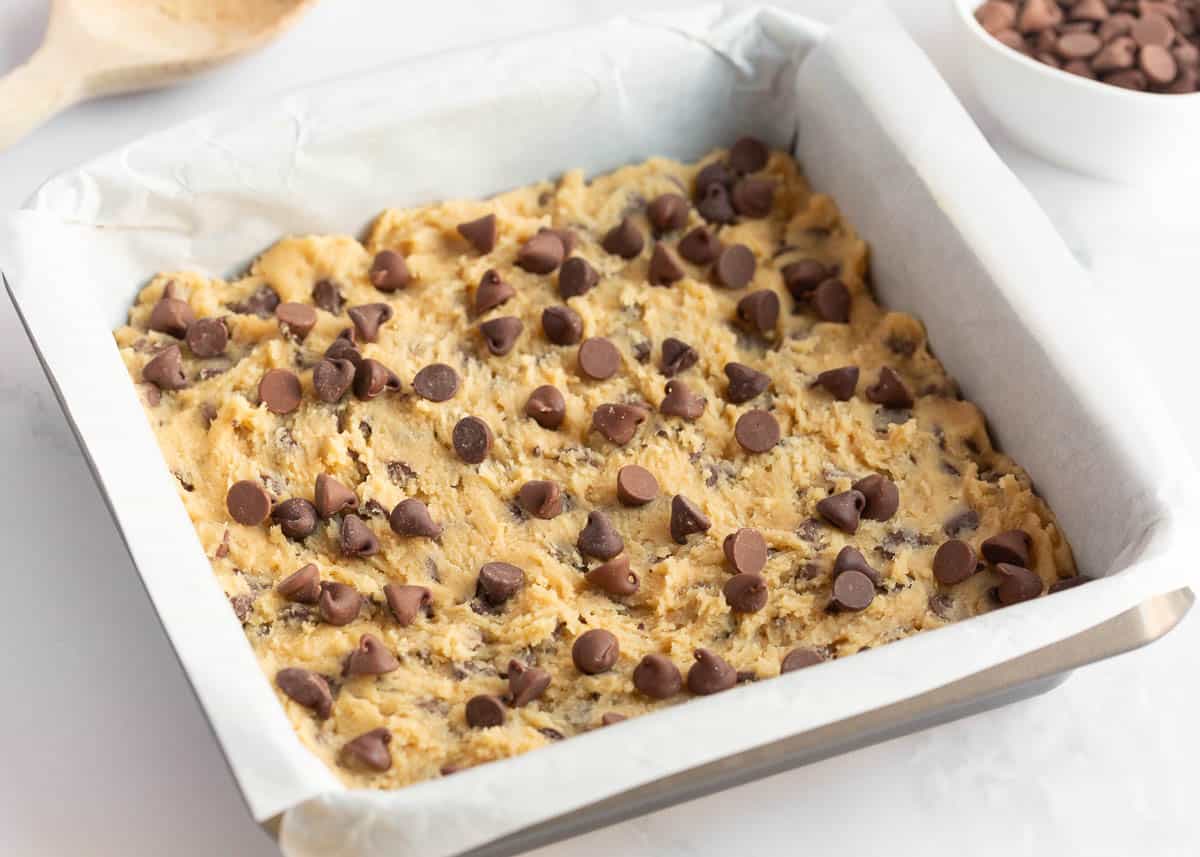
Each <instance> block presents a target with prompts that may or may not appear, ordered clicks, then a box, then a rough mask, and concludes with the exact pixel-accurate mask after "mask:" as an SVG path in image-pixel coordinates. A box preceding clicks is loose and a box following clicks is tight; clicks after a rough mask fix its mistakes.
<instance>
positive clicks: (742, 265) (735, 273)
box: [713, 244, 757, 289]
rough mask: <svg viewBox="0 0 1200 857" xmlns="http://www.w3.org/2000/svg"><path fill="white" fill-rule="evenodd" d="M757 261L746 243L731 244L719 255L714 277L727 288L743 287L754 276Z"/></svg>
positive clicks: (720, 284) (714, 268) (714, 267)
mask: <svg viewBox="0 0 1200 857" xmlns="http://www.w3.org/2000/svg"><path fill="white" fill-rule="evenodd" d="M756 266H757V263H756V262H755V261H754V254H753V253H752V252H750V248H749V247H747V246H746V245H745V244H731V245H730V246H728V247H726V248H724V249H723V250H721V252H720V253H719V254H718V255H717V263H716V264H715V265H713V279H715V280H716V282H717V285H719V286H724V287H725V288H727V289H742V288H745V287H746V285H747V284H748V283H749V282H750V280H752V279H753V278H754V269H755V267H756Z"/></svg>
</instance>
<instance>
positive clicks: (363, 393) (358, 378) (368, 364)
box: [354, 358, 403, 402]
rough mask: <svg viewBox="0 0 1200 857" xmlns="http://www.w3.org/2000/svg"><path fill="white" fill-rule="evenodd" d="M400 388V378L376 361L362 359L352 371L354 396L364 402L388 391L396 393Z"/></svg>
mask: <svg viewBox="0 0 1200 857" xmlns="http://www.w3.org/2000/svg"><path fill="white" fill-rule="evenodd" d="M402 386H403V384H401V382H400V377H399V376H398V375H397V374H396V373H395V372H393V371H392V370H391V369H389V368H388V367H386V366H384V365H383V364H382V363H380V362H379V361H378V360H372V359H370V358H367V359H364V360H363V361H362V362H361V363H359V364H358V368H357V369H355V370H354V395H356V396H358V398H360V399H362V400H363V401H364V402H369V401H370V400H371V399H375V398H378V397H379V396H382V395H383V394H384V393H386V392H388V391H391V392H397V391H399V390H400V388H401V387H402Z"/></svg>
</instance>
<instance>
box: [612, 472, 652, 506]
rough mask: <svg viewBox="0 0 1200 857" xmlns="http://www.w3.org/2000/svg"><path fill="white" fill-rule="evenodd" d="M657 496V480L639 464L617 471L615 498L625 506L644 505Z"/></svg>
mask: <svg viewBox="0 0 1200 857" xmlns="http://www.w3.org/2000/svg"><path fill="white" fill-rule="evenodd" d="M657 496H658V480H657V479H655V478H654V474H653V473H651V472H650V471H649V470H647V469H646V468H644V467H642V466H641V465H640V464H626V465H625V466H624V467H622V468H621V469H620V470H618V471H617V499H618V500H620V501H621V502H622V503H623V504H624V505H626V506H645V505H646V504H647V503H649V502H650V501H651V500H653V499H654V498H655V497H657Z"/></svg>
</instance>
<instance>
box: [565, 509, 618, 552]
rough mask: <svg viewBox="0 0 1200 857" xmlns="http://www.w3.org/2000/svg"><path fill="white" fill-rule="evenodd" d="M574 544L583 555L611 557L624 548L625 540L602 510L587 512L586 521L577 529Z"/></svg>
mask: <svg viewBox="0 0 1200 857" xmlns="http://www.w3.org/2000/svg"><path fill="white" fill-rule="evenodd" d="M575 546H576V547H577V548H579V552H580V553H581V554H583V555H584V556H590V557H593V558H595V559H600V560H605V559H612V558H613V557H614V556H616V555H617V554H619V553H620V552H621V551H623V550H625V540H624V539H622V538H621V534H620V533H618V532H617V529H616V527H614V526H613V525H612V521H610V520H609V519H608V515H606V514H604V513H603V512H598V511H597V512H588V516H587V523H586V524H585V525H584V527H583V529H582V530H580V531H579V538H578V539H576V541H575Z"/></svg>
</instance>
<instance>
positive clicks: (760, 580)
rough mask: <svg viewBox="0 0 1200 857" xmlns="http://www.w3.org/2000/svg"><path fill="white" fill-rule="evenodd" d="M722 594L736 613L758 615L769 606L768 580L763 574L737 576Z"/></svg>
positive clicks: (722, 590) (726, 583)
mask: <svg viewBox="0 0 1200 857" xmlns="http://www.w3.org/2000/svg"><path fill="white" fill-rule="evenodd" d="M721 592H722V594H724V596H725V603H726V604H728V605H729V609H730V610H732V611H733V612H734V613H757V612H758V611H759V610H761V609H763V608H764V607H766V606H767V580H766V578H765V577H763V576H762V575H761V574H735V575H734V576H733V577H731V578H729V580H727V581H725V586H724V587H722V589H721Z"/></svg>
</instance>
